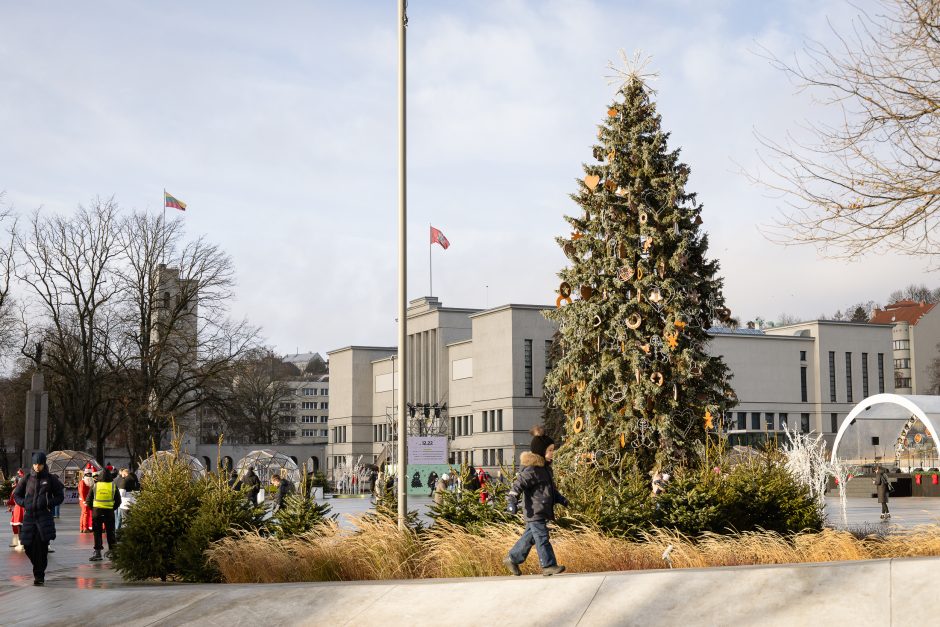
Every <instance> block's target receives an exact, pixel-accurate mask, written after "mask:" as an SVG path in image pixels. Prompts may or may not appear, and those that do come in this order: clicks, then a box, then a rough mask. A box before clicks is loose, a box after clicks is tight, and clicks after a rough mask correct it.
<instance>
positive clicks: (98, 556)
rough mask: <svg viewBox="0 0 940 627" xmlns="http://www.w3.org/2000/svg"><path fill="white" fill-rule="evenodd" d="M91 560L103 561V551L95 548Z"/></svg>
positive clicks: (89, 559)
mask: <svg viewBox="0 0 940 627" xmlns="http://www.w3.org/2000/svg"><path fill="white" fill-rule="evenodd" d="M88 561H89V562H100V561H101V551H100V550H99V549H95V554H94V555H92V556H91V557H89V558H88Z"/></svg>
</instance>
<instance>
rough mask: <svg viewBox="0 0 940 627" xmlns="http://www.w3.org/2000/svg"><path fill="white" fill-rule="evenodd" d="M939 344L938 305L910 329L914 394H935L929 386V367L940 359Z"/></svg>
mask: <svg viewBox="0 0 940 627" xmlns="http://www.w3.org/2000/svg"><path fill="white" fill-rule="evenodd" d="M938 342H940V305H935V306H934V307H933V309H931V310H930V311H928V312H927V313H926V314H924V316H923V317H922V318H921V319H920V320H918V321H917V324H915V325H914V326H913V327H911V370H912V372H911V377H912V379H913V381H912V385H913V386H914V387H913V390H914V391H913V393H914V394H937V393H940V390H938V389H937V388H936V387H932V386H931V381H930V365H931V364H932V363H933V360H934V359H936V358H937V357H940V352H938V351H937V343H938Z"/></svg>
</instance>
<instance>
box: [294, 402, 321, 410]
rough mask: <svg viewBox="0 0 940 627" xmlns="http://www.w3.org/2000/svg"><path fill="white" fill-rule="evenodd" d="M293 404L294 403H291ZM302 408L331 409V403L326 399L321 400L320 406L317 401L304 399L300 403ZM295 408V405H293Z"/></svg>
mask: <svg viewBox="0 0 940 627" xmlns="http://www.w3.org/2000/svg"><path fill="white" fill-rule="evenodd" d="M291 405H293V403H291ZM300 408H301V409H329V408H330V404H329V403H327V402H326V401H320V407H317V403H316V401H304V402H303V403H301V404H300ZM291 409H293V407H291Z"/></svg>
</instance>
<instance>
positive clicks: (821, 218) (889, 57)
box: [749, 0, 940, 260]
mask: <svg viewBox="0 0 940 627" xmlns="http://www.w3.org/2000/svg"><path fill="white" fill-rule="evenodd" d="M882 4H883V7H884V9H885V11H884V13H882V14H878V15H869V14H866V13H864V12H862V13H861V14H860V15H859V16H858V17H857V18H856V19H855V20H854V21H853V24H852V28H851V30H850V32H848V33H840V32H838V31H836V29H835V28H833V31H834V32H835V35H836V40H837V43H836V45H835V46H834V47H830V46H826V45H824V44H822V43H819V42H815V41H810V42H808V43H807V44H806V45H805V46H804V54H803V59H802V60H800V59H796V60H794V61H793V62H791V63H787V62H784V61H781V60H780V59H779V58H777V57H776V56H774V55H773V54H771V53H769V52H768V53H767V54H768V57H769V58H770V59H771V61H772V63H774V65H776V66H777V67H778V68H779V69H781V70H783V71H785V72H786V73H788V74H789V75H790V76H791V77H792V78H793V79H794V80H795V81H796V82H797V83H798V84H799V85H800V87H801V89H802V90H807V91H810V92H811V93H812V94H813V95H814V96H816V97H817V98H818V101H819V102H820V103H822V104H823V105H824V106H826V107H830V108H834V109H836V110H837V111H838V112H839V117H840V120H841V121H840V123H839V124H837V125H825V124H812V125H810V126H809V128H808V129H806V130H807V131H808V134H809V136H810V137H811V138H812V139H810V140H797V139H795V138H794V137H793V136H788V137H787V138H786V139H784V140H782V141H781V140H774V139H771V138H769V137H766V136H764V135H758V139H759V141H760V142H761V143H762V145H763V146H764V148H765V149H766V152H765V153H764V154H762V160H763V163H764V165H765V166H766V167H767V169H768V170H769V172H770V176H765V175H757V174H750V175H749V176H750V178H751V179H752V180H755V181H759V182H760V183H762V184H764V185H766V186H767V187H768V188H769V189H770V190H773V191H775V192H779V193H780V194H781V195H782V197H783V198H784V199H785V201H786V202H787V204H788V205H789V207H790V208H789V210H786V211H783V212H781V215H780V216H779V218H778V219H777V220H776V222H775V224H773V225H771V226H769V227H767V228H765V229H764V230H765V234H766V235H767V236H768V237H769V238H770V239H771V240H773V241H776V242H778V243H783V244H814V245H816V246H817V248H818V249H819V250H820V251H821V252H822V253H823V254H824V255H827V256H830V257H844V258H852V257H858V256H861V255H864V254H866V253H871V252H874V251H877V250H883V249H891V250H894V251H898V252H902V253H906V254H910V255H919V256H927V257H929V258H930V259H931V260H936V259H937V255H938V254H940V248H938V237H940V229H938V228H937V227H938V226H940V43H938V42H940V3H937V2H936V1H935V0H883V2H882ZM765 52H766V51H765Z"/></svg>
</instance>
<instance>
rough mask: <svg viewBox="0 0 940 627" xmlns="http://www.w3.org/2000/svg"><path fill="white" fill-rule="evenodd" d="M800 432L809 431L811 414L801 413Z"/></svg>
mask: <svg viewBox="0 0 940 627" xmlns="http://www.w3.org/2000/svg"><path fill="white" fill-rule="evenodd" d="M800 432H802V433H809V414H800Z"/></svg>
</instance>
